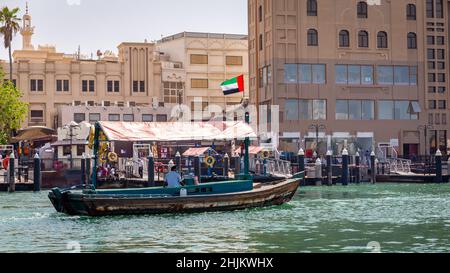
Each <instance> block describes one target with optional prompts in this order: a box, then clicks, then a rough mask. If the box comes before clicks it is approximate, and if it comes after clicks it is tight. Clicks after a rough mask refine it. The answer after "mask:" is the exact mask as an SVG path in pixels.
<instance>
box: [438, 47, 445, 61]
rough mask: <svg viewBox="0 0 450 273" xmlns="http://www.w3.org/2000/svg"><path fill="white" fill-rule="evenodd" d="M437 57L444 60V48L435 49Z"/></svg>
mask: <svg viewBox="0 0 450 273" xmlns="http://www.w3.org/2000/svg"><path fill="white" fill-rule="evenodd" d="M437 58H438V60H444V59H445V50H444V49H438V50H437Z"/></svg>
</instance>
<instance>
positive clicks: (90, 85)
mask: <svg viewBox="0 0 450 273" xmlns="http://www.w3.org/2000/svg"><path fill="white" fill-rule="evenodd" d="M89 92H95V81H93V80H90V81H89Z"/></svg>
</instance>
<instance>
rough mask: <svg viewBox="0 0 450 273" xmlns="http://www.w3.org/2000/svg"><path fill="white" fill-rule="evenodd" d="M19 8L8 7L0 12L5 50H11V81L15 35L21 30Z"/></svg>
mask: <svg viewBox="0 0 450 273" xmlns="http://www.w3.org/2000/svg"><path fill="white" fill-rule="evenodd" d="M18 12H19V8H14V9H12V10H10V9H9V8H8V7H3V8H2V9H1V10H0V24H1V27H0V33H1V34H3V37H4V43H5V48H7V49H8V50H9V80H10V81H12V80H13V73H12V72H13V65H12V52H11V51H12V50H11V45H12V40H13V38H14V35H16V34H17V32H19V30H20V25H19V22H20V20H21V19H20V18H19V17H18V16H17V14H18Z"/></svg>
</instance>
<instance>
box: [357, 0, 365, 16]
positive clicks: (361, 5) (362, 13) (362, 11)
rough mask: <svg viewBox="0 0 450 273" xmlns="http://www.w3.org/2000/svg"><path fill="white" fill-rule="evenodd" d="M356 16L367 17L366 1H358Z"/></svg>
mask: <svg viewBox="0 0 450 273" xmlns="http://www.w3.org/2000/svg"><path fill="white" fill-rule="evenodd" d="M356 9H357V11H358V18H367V3H366V2H363V1H361V2H358V6H357V8H356Z"/></svg>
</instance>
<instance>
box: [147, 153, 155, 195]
mask: <svg viewBox="0 0 450 273" xmlns="http://www.w3.org/2000/svg"><path fill="white" fill-rule="evenodd" d="M147 159H148V166H147V173H148V178H147V182H148V186H149V187H154V186H155V158H154V157H153V153H151V152H150V154H149V155H148V158H147Z"/></svg>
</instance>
